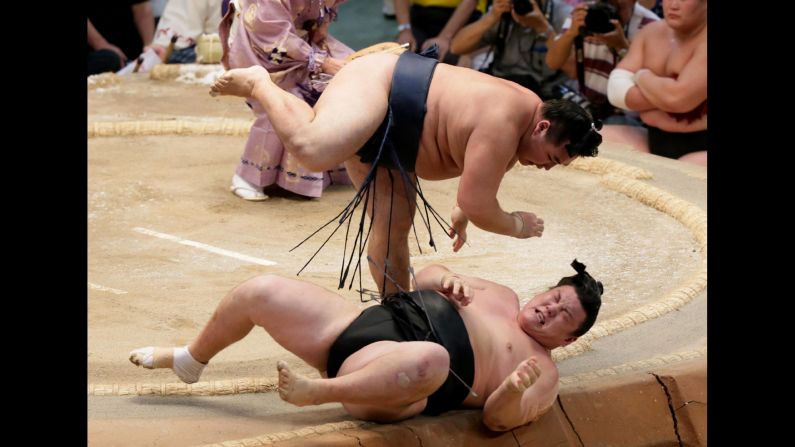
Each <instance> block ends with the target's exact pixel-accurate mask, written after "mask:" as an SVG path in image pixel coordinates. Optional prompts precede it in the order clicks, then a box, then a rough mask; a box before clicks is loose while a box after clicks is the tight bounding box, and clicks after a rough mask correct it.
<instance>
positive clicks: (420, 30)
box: [409, 5, 481, 65]
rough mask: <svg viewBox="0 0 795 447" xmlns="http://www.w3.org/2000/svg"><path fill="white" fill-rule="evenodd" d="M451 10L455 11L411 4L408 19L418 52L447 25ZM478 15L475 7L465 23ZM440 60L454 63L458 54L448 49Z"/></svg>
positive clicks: (478, 16) (470, 21)
mask: <svg viewBox="0 0 795 447" xmlns="http://www.w3.org/2000/svg"><path fill="white" fill-rule="evenodd" d="M453 12H455V8H445V7H443V6H419V5H411V9H409V21H410V22H411V34H413V35H414V40H415V41H416V42H417V51H418V52H419V51H420V48H422V44H423V43H425V41H426V40H428V39H432V38H434V37H436V36H438V35H439V33H441V32H442V29H443V28H444V26H445V25H447V21H448V20H450V17H452V16H453ZM480 16H481V12H480V11H478V10H477V9H476V10H474V11H472V15H471V16H469V20H467V23H466V24H469V23H472V22H474V21H476V20H478V19H479V18H480ZM466 24H465V25H466ZM442 62H444V63H446V64H450V65H456V64H457V63H458V55H456V54H453V53H451V52H450V51H448V52H447V54H446V55H445V57H444V60H443V61H442Z"/></svg>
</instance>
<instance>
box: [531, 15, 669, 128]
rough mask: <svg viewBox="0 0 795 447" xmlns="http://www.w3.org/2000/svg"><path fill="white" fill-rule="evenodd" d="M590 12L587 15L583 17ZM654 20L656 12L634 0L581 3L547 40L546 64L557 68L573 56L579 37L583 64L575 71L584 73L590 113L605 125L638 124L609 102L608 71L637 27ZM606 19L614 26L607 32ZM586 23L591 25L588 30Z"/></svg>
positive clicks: (584, 90)
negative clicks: (590, 108) (560, 29)
mask: <svg viewBox="0 0 795 447" xmlns="http://www.w3.org/2000/svg"><path fill="white" fill-rule="evenodd" d="M611 10H612V11H611ZM589 15H590V18H588V19H586V17H588V16H589ZM610 15H613V18H610V17H609V16H610ZM657 20H660V18H659V17H657V15H655V14H654V13H653V12H651V11H649V10H648V9H646V8H644V7H643V6H641V5H640V4H638V3H637V1H636V0H602V1H599V2H595V3H594V2H591V3H590V4H589V3H580V4H579V5H577V6H575V7H574V11H572V13H571V17H570V18H569V19H567V20H566V23H564V24H563V28H562V31H561V33H560V34H558V35H557V36H556V37H555V39H554V40H550V41H549V42H547V45H548V47H549V50H548V52H547V57H546V62H547V65H549V67H550V68H552V69H556V68H560V67H561V66H562V65H563V64H564V63H566V62H567V61H568V60H570V58H574V57H575V51H574V48H575V44H576V43H577V40H578V36H579V39H581V41H580V42H581V43H582V56H583V57H582V61H581V62H580V61H578V62H577V64H578V65H579V64H582V65H581V67H578V70H579V71H581V72H582V73H583V79H581V80H580V91H581V92H582V93H583V94H584V95H585V97H586V98H588V100H589V101H590V103H591V105H592V110H591V113H593V114H594V117H595V118H598V119H601V120H603V122H604V123H605V124H635V125H640V123H639V122H638V121H637V120H634V119H632V118H630V117H625V116H624V115H623V113H622V111H621V110H620V109H616V108H615V107H613V106H612V105H611V104H610V102H608V100H607V80H608V78H609V77H610V72H611V71H612V70H613V69H614V68H615V67H616V65H618V62H619V61H620V60H621V58H623V57H624V55H626V53H627V50H628V49H629V43H630V42H631V41H632V39H633V37H634V36H635V34H636V33H637V32H638V30H639V29H641V28H643V27H644V26H645V25H647V24H649V23H652V22H655V21H657ZM608 22H609V24H611V25H612V27H613V29H612V30H609V31H608V29H609V26H607V23H608ZM586 24H589V25H591V29H589V27H588V26H586ZM593 28H597V29H593Z"/></svg>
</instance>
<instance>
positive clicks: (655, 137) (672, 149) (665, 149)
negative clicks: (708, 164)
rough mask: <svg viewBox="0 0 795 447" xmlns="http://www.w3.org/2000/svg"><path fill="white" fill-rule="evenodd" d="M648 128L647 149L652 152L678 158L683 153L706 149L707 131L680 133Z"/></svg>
mask: <svg viewBox="0 0 795 447" xmlns="http://www.w3.org/2000/svg"><path fill="white" fill-rule="evenodd" d="M648 128H649V150H650V151H651V153H652V154H655V155H659V156H662V157H668V158H674V159H676V158H679V157H681V156H683V155H685V154H689V153H691V152H697V151H705V150H707V131H706V130H701V131H698V132H690V133H682V132H666V131H664V130H660V129H658V128H656V127H651V126H648Z"/></svg>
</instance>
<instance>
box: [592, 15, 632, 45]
mask: <svg viewBox="0 0 795 447" xmlns="http://www.w3.org/2000/svg"><path fill="white" fill-rule="evenodd" d="M610 24H611V25H612V26H613V27H614V28H613V30H612V31H610V32H607V33H603V34H592V35H589V36H588V37H586V38H585V40H587V41H589V42H596V43H603V44H605V45H607V46H609V47H610V48H613V49H615V50H621V49H625V48H629V41H628V40H627V36H626V35H625V34H624V27H623V26H621V22H619V21H618V20H616V19H612V20H610Z"/></svg>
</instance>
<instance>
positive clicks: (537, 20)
mask: <svg viewBox="0 0 795 447" xmlns="http://www.w3.org/2000/svg"><path fill="white" fill-rule="evenodd" d="M549 1H551V0H549ZM511 17H513V20H514V21H516V23H518V24H520V25H522V26H523V27H525V28H533V30H535V32H536V33H539V34H541V33H546V32H547V30H549V29H550V28H551V25H550V24H549V22H547V19H546V17H544V13H543V11H541V8H539V6H538V3H536V0H513V10H512V11H511Z"/></svg>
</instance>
